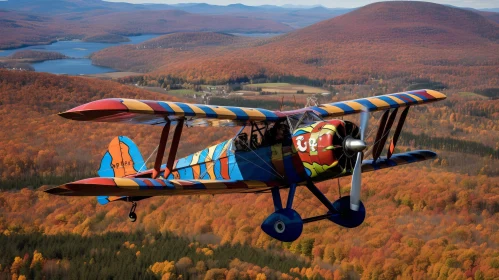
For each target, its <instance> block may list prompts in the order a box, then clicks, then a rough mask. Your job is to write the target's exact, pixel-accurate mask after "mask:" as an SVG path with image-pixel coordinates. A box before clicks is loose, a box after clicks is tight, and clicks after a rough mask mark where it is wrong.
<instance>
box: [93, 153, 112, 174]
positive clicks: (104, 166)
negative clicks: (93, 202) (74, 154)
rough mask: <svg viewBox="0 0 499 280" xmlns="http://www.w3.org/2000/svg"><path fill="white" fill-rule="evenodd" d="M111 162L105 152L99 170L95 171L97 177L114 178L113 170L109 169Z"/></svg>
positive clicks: (109, 155)
mask: <svg viewBox="0 0 499 280" xmlns="http://www.w3.org/2000/svg"><path fill="white" fill-rule="evenodd" d="M112 161H113V159H112V157H111V154H110V153H109V151H107V152H106V153H105V154H104V156H103V157H102V160H101V162H100V167H99V170H98V171H97V174H99V177H114V169H113V168H111V163H112Z"/></svg>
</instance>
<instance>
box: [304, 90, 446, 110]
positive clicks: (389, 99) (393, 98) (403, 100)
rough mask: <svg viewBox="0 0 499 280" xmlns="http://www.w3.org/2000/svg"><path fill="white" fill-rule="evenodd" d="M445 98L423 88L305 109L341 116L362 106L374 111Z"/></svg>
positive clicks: (438, 93) (436, 92) (443, 95)
mask: <svg viewBox="0 0 499 280" xmlns="http://www.w3.org/2000/svg"><path fill="white" fill-rule="evenodd" d="M445 98H447V96H445V94H443V93H440V92H438V91H434V90H428V89H422V90H414V91H407V92H399V93H393V94H386V95H379V96H373V97H368V98H360V99H355V100H351V101H341V102H335V103H329V104H321V105H319V106H313V107H308V108H305V109H304V110H307V109H308V110H312V111H314V112H316V113H317V114H319V115H320V116H322V117H340V116H344V115H350V114H356V113H360V112H361V111H362V107H364V108H367V110H369V111H370V112H374V111H383V110H387V109H390V108H398V107H407V106H411V105H417V104H424V103H429V102H435V101H439V100H443V99H445Z"/></svg>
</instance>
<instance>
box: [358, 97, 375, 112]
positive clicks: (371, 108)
mask: <svg viewBox="0 0 499 280" xmlns="http://www.w3.org/2000/svg"><path fill="white" fill-rule="evenodd" d="M354 101H356V102H357V103H360V104H362V105H363V106H364V107H367V108H368V109H369V111H374V110H376V109H378V106H376V105H374V104H372V103H371V101H369V100H367V99H357V100H354Z"/></svg>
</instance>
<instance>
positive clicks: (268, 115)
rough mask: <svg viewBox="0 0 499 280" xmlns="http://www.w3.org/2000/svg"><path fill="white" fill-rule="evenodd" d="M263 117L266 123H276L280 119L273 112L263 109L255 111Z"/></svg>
mask: <svg viewBox="0 0 499 280" xmlns="http://www.w3.org/2000/svg"><path fill="white" fill-rule="evenodd" d="M255 110H257V111H258V112H260V113H262V114H264V115H265V117H266V118H267V120H268V121H278V120H279V119H280V118H279V117H278V116H277V115H276V114H275V113H273V112H271V111H269V110H265V109H255Z"/></svg>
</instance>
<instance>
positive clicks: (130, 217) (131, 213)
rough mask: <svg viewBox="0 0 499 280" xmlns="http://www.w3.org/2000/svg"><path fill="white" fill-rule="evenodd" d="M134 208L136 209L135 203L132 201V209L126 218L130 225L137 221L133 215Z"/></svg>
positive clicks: (135, 215)
mask: <svg viewBox="0 0 499 280" xmlns="http://www.w3.org/2000/svg"><path fill="white" fill-rule="evenodd" d="M135 208H137V202H135V201H132V208H131V209H130V213H128V218H129V219H130V222H132V223H133V222H135V221H136V220H137V214H135Z"/></svg>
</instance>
